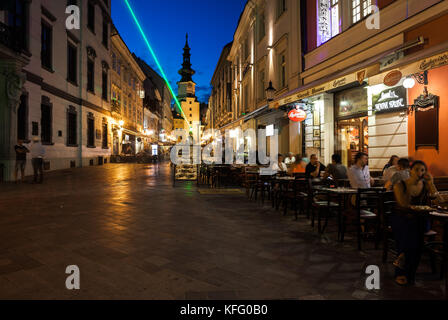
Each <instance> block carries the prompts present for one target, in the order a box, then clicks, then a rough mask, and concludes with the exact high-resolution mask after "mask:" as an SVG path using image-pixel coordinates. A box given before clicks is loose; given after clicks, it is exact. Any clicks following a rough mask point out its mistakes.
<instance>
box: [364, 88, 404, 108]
mask: <svg viewBox="0 0 448 320" xmlns="http://www.w3.org/2000/svg"><path fill="white" fill-rule="evenodd" d="M372 107H373V112H375V113H386V112H396V111H400V110H404V109H406V89H405V88H404V87H403V86H398V87H395V88H390V89H386V90H384V91H383V92H381V93H380V94H377V95H374V96H373V97H372Z"/></svg>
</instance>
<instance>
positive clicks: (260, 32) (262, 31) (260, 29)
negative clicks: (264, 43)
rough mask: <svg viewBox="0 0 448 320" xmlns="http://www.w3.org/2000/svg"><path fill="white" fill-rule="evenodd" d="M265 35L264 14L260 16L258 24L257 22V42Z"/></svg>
mask: <svg viewBox="0 0 448 320" xmlns="http://www.w3.org/2000/svg"><path fill="white" fill-rule="evenodd" d="M265 35H266V21H265V16H264V13H262V14H261V15H260V18H259V22H258V41H261V40H263V38H264V36H265Z"/></svg>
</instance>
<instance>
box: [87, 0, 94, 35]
mask: <svg viewBox="0 0 448 320" xmlns="http://www.w3.org/2000/svg"><path fill="white" fill-rule="evenodd" d="M87 27H88V28H89V29H90V30H91V31H92V32H93V33H95V5H94V4H93V3H92V2H90V1H89V2H87Z"/></svg>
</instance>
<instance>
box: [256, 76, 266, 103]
mask: <svg viewBox="0 0 448 320" xmlns="http://www.w3.org/2000/svg"><path fill="white" fill-rule="evenodd" d="M258 91H259V92H258V100H259V101H261V100H264V99H265V95H266V84H265V73H264V70H262V71H260V73H259V75H258Z"/></svg>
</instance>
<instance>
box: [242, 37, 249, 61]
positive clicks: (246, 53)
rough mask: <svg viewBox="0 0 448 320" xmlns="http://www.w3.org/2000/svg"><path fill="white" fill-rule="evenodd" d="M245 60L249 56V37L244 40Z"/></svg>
mask: <svg viewBox="0 0 448 320" xmlns="http://www.w3.org/2000/svg"><path fill="white" fill-rule="evenodd" d="M243 49H244V60H246V59H247V58H248V57H249V38H246V40H244V48H243Z"/></svg>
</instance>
